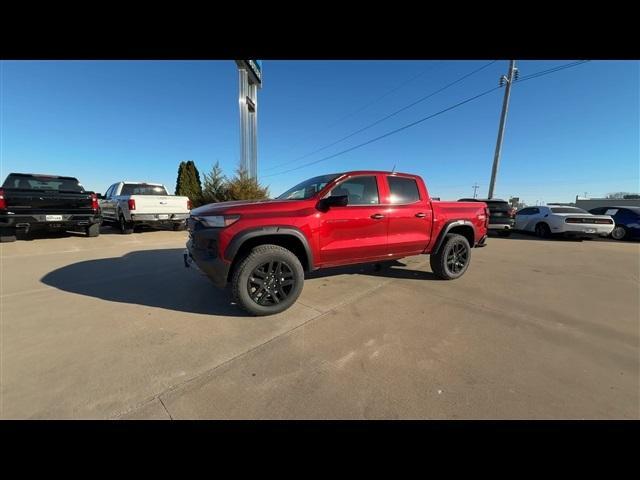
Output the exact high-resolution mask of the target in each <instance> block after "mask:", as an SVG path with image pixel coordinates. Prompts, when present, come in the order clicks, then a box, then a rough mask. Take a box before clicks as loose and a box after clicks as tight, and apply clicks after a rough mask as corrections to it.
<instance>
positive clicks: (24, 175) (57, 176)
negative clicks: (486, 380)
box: [9, 172, 78, 181]
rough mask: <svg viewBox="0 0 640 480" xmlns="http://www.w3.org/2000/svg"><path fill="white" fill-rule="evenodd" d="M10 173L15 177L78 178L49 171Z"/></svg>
mask: <svg viewBox="0 0 640 480" xmlns="http://www.w3.org/2000/svg"><path fill="white" fill-rule="evenodd" d="M9 175H13V176H15V177H47V178H64V179H66V180H76V181H77V180H78V179H77V178H76V177H65V176H64V175H50V174H48V173H15V172H12V173H10V174H9Z"/></svg>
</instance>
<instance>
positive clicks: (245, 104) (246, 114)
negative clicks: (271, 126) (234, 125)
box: [236, 60, 262, 179]
mask: <svg viewBox="0 0 640 480" xmlns="http://www.w3.org/2000/svg"><path fill="white" fill-rule="evenodd" d="M236 64H237V65H238V80H239V88H238V93H239V95H238V103H239V107H240V168H242V169H243V170H245V171H246V172H247V174H248V175H249V177H250V178H254V179H257V178H258V89H259V88H261V87H262V64H261V62H260V61H259V60H236Z"/></svg>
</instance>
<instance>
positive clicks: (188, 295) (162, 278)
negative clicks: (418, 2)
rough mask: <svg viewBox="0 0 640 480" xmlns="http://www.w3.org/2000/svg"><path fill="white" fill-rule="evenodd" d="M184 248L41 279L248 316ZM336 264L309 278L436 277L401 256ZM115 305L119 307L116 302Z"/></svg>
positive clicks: (129, 298) (139, 301) (103, 295)
mask: <svg viewBox="0 0 640 480" xmlns="http://www.w3.org/2000/svg"><path fill="white" fill-rule="evenodd" d="M183 250H184V249H182V248H170V249H156V250H140V251H136V252H131V253H127V254H126V255H124V256H122V257H114V258H101V259H96V260H86V261H83V262H78V263H74V264H71V265H67V266H64V267H61V268H59V269H57V270H54V271H52V272H50V273H48V274H46V275H45V276H44V277H42V278H41V279H40V281H41V282H42V283H44V284H45V285H49V286H51V287H55V288H57V289H60V290H63V291H66V292H71V293H76V294H79V295H86V296H89V297H94V298H99V299H101V300H107V301H110V302H116V303H128V304H133V305H144V306H148V307H155V308H163V309H166V310H175V311H179V312H187V313H199V314H207V315H221V316H246V315H247V314H246V313H244V311H243V310H242V309H240V308H238V307H237V306H236V305H234V304H233V303H232V302H231V295H230V293H229V290H228V289H219V288H216V287H215V286H214V285H213V284H212V283H211V282H210V280H209V279H208V278H207V277H205V276H204V275H203V274H201V273H199V271H198V270H196V269H195V268H189V269H187V268H184V264H183V258H182V252H183ZM378 265H380V266H379V267H376V264H361V265H353V266H348V267H337V268H330V269H326V270H320V271H317V272H311V273H309V274H307V275H306V279H307V280H313V279H317V278H325V277H330V276H334V275H345V274H351V275H352V274H358V275H363V274H364V275H372V276H379V277H385V278H407V279H416V280H436V279H437V277H436V276H435V275H434V274H433V273H431V272H423V271H419V270H410V269H406V268H394V267H405V266H406V265H405V264H404V263H402V262H399V261H389V262H382V263H380V264H378ZM114 308H116V309H117V308H118V307H117V305H114Z"/></svg>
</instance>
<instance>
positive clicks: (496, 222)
mask: <svg viewBox="0 0 640 480" xmlns="http://www.w3.org/2000/svg"><path fill="white" fill-rule="evenodd" d="M458 201H459V202H482V203H486V204H487V207H489V233H497V234H498V235H499V236H501V237H508V236H509V235H511V231H512V230H513V228H514V226H515V224H516V209H515V208H513V207H511V205H509V202H507V201H505V200H500V199H499V198H493V199H491V200H488V199H482V198H461V199H460V200H458Z"/></svg>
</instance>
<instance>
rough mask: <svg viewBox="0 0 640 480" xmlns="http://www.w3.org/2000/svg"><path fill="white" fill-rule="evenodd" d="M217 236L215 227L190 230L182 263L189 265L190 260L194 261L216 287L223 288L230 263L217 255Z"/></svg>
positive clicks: (218, 234)
mask: <svg viewBox="0 0 640 480" xmlns="http://www.w3.org/2000/svg"><path fill="white" fill-rule="evenodd" d="M219 236H220V229H217V228H207V229H202V230H195V231H192V232H191V233H190V236H189V241H188V242H187V250H186V251H185V253H184V265H185V267H189V266H190V263H191V261H193V262H195V264H196V265H197V267H198V268H199V269H200V271H202V273H204V274H205V275H206V276H207V277H209V279H210V280H211V281H212V282H213V284H214V285H215V286H216V287H220V288H224V287H225V286H226V285H227V276H228V275H229V269H230V268H231V263H229V262H225V261H224V260H223V259H222V258H220V256H219V253H218V237H219Z"/></svg>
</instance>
